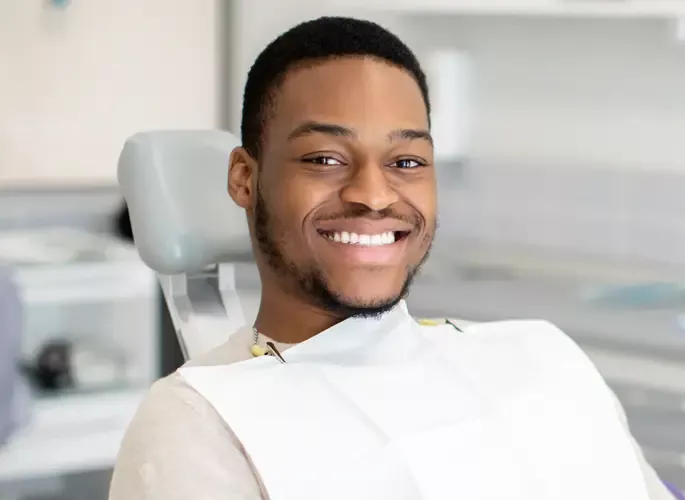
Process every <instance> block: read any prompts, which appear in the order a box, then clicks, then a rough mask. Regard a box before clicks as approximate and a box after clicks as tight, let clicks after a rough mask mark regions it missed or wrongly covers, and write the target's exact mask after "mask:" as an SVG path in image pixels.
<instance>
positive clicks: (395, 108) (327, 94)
mask: <svg viewBox="0 0 685 500" xmlns="http://www.w3.org/2000/svg"><path fill="white" fill-rule="evenodd" d="M274 104H275V112H274V114H273V117H272V120H270V122H271V123H270V124H269V125H270V126H269V127H268V128H269V129H276V130H273V132H276V133H278V131H280V132H286V131H288V130H290V129H292V128H294V127H296V126H298V125H299V124H301V123H302V122H304V121H310V120H314V121H324V122H329V123H336V124H340V125H344V126H348V127H351V128H355V129H357V130H360V131H364V130H368V129H374V130H379V131H381V130H382V131H383V133H385V132H386V131H387V130H393V129H397V128H405V127H406V128H420V129H427V128H428V116H427V113H426V106H425V103H424V101H423V97H422V94H421V90H420V89H419V86H418V84H417V83H416V81H415V80H414V78H413V77H412V76H411V75H410V74H409V73H408V72H407V71H405V70H403V69H401V68H399V67H396V66H393V65H391V64H389V63H386V62H383V61H379V60H376V59H372V58H368V57H364V58H362V57H358V58H357V57H355V58H353V57H349V58H341V59H335V60H330V61H325V62H322V63H316V64H314V65H311V66H307V67H304V68H297V69H295V70H292V71H290V72H289V73H288V75H287V76H286V78H285V79H284V81H283V84H282V85H281V87H280V88H279V90H278V92H277V93H276V95H275V103H274Z"/></svg>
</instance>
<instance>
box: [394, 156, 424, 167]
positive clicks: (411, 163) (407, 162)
mask: <svg viewBox="0 0 685 500" xmlns="http://www.w3.org/2000/svg"><path fill="white" fill-rule="evenodd" d="M392 165H393V166H394V167H396V168H400V169H412V168H418V167H423V166H425V163H421V162H420V161H418V160H414V159H412V158H403V159H401V160H397V161H395V162H394V163H392Z"/></svg>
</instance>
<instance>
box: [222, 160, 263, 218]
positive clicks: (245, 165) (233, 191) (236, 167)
mask: <svg viewBox="0 0 685 500" xmlns="http://www.w3.org/2000/svg"><path fill="white" fill-rule="evenodd" d="M256 181H257V162H256V161H255V160H254V159H253V158H252V157H251V156H250V154H249V153H248V152H247V151H246V150H245V149H244V148H235V149H234V150H233V151H232V152H231V158H230V161H229V166H228V194H230V195H231V198H233V201H234V202H235V204H236V205H238V206H239V207H241V208H244V209H246V210H249V209H251V208H252V200H253V196H254V194H255V193H254V192H253V191H254V186H256V185H257V182H256Z"/></svg>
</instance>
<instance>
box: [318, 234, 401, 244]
mask: <svg viewBox="0 0 685 500" xmlns="http://www.w3.org/2000/svg"><path fill="white" fill-rule="evenodd" d="M325 236H326V238H328V239H329V240H333V241H337V242H338V243H346V244H350V245H362V246H369V247H374V246H381V245H390V244H392V243H395V232H394V231H388V232H386V233H381V234H357V233H348V232H347V231H343V232H341V233H337V232H336V233H326V235H325Z"/></svg>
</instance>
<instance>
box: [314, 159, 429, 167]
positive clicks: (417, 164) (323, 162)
mask: <svg viewBox="0 0 685 500" xmlns="http://www.w3.org/2000/svg"><path fill="white" fill-rule="evenodd" d="M328 160H333V161H335V162H338V163H339V164H343V165H344V163H343V162H341V161H340V160H337V159H336V158H333V157H332V156H315V157H313V158H306V159H304V160H302V161H304V162H306V163H314V164H315V165H323V166H335V164H333V165H332V164H330V163H327V161H328ZM401 162H412V163H414V164H415V165H414V166H412V167H396V168H399V169H400V170H412V169H415V168H420V167H425V166H426V164H425V163H422V162H420V161H419V160H415V159H413V158H401V159H399V160H397V161H395V162H394V164H398V163H401Z"/></svg>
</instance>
